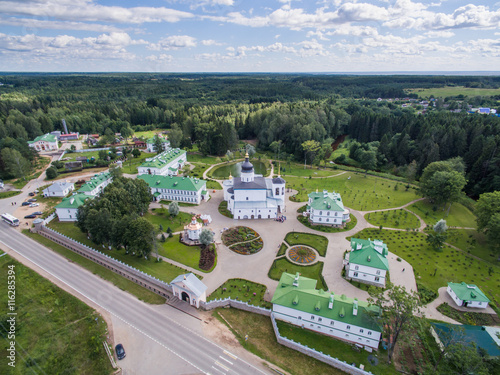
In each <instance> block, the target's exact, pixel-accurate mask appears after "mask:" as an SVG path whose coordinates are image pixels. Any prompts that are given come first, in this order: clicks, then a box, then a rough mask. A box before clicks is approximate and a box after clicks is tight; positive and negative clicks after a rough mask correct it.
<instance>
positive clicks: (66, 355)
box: [0, 255, 113, 375]
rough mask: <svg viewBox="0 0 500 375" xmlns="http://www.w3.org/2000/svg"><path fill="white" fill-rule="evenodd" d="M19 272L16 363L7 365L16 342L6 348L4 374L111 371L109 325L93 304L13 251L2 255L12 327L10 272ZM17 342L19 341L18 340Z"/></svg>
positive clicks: (3, 297) (2, 295)
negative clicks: (15, 256)
mask: <svg viewBox="0 0 500 375" xmlns="http://www.w3.org/2000/svg"><path fill="white" fill-rule="evenodd" d="M9 266H11V267H13V271H14V273H15V282H16V284H15V286H16V292H17V293H16V299H15V308H16V310H15V312H16V313H17V316H16V324H15V347H16V352H17V353H16V362H15V367H10V366H9V365H8V364H7V363H8V362H9V360H8V359H7V355H8V354H7V353H8V351H7V350H8V348H9V345H10V340H7V337H6V335H4V334H3V333H2V335H3V336H4V339H3V340H2V342H1V344H0V348H1V350H2V352H3V353H4V355H2V356H1V358H0V368H3V370H2V374H16V375H17V374H28V373H30V374H31V373H33V374H34V373H38V374H63V373H66V374H103V375H106V374H111V373H112V372H113V369H112V367H111V364H110V362H109V360H108V357H107V355H106V351H105V350H104V346H103V344H102V343H103V341H106V335H107V331H108V327H107V324H106V322H105V321H104V320H103V319H102V317H101V316H100V315H99V314H98V313H97V312H96V311H94V310H93V309H92V308H90V307H89V306H87V305H86V304H84V303H83V302H81V301H80V300H78V299H77V298H76V297H73V296H72V295H71V294H69V293H67V292H65V291H63V290H62V289H60V288H59V287H57V286H56V285H54V284H52V283H51V282H50V281H48V280H46V279H45V278H43V277H42V276H40V275H38V274H37V273H36V272H34V271H32V270H31V269H29V268H28V267H26V266H24V265H23V264H21V263H18V262H16V261H15V260H13V259H12V258H10V257H9V256H8V255H6V256H3V257H2V258H0V273H1V275H2V276H1V277H2V280H4V281H3V282H2V283H0V289H1V292H0V303H1V305H2V306H3V309H2V325H3V328H4V329H5V330H7V328H8V326H7V319H8V318H10V316H7V314H6V313H7V311H8V310H7V301H8V299H7V291H8V290H7V275H8V272H9V270H11V269H12V268H9ZM12 341H14V339H13V340H12Z"/></svg>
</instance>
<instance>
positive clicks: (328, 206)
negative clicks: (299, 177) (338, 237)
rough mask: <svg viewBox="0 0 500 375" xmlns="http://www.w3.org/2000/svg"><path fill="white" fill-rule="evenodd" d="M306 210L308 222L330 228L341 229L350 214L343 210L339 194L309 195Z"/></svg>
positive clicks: (324, 191) (325, 192) (326, 192)
mask: <svg viewBox="0 0 500 375" xmlns="http://www.w3.org/2000/svg"><path fill="white" fill-rule="evenodd" d="M308 197H309V199H308V201H307V210H306V212H307V213H308V214H309V221H310V222H311V223H312V224H316V225H329V226H332V227H343V226H345V224H346V223H347V222H349V220H350V216H349V214H350V212H349V210H348V209H346V208H344V203H342V198H341V197H340V194H339V193H335V192H332V193H329V192H328V191H326V190H323V192H322V193H318V190H316V192H315V193H310V194H309V195H308Z"/></svg>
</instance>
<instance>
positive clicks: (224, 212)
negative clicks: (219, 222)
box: [219, 201, 233, 219]
mask: <svg viewBox="0 0 500 375" xmlns="http://www.w3.org/2000/svg"><path fill="white" fill-rule="evenodd" d="M219 213H220V214H221V215H224V216H225V217H228V218H230V219H232V218H233V214H232V213H231V211H229V209H228V208H227V201H222V202H220V204H219Z"/></svg>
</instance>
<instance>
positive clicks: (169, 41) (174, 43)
mask: <svg viewBox="0 0 500 375" xmlns="http://www.w3.org/2000/svg"><path fill="white" fill-rule="evenodd" d="M190 47H196V39H195V38H193V37H192V36H189V35H172V36H168V37H166V38H162V39H160V40H159V42H158V43H156V44H151V45H149V46H148V48H149V49H152V50H172V49H180V48H190Z"/></svg>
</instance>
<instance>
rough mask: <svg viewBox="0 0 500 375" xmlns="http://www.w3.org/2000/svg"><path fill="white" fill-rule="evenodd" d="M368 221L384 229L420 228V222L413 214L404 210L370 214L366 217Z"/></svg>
mask: <svg viewBox="0 0 500 375" xmlns="http://www.w3.org/2000/svg"><path fill="white" fill-rule="evenodd" d="M365 219H366V221H368V222H369V223H370V224H372V225H376V226H377V227H378V226H380V225H382V226H383V227H384V228H397V229H407V228H411V229H414V228H420V220H418V218H417V217H416V216H415V215H413V214H412V213H411V212H408V211H406V210H403V209H402V208H400V209H399V210H391V211H378V212H370V213H368V214H366V215H365Z"/></svg>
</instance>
